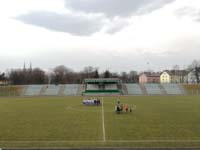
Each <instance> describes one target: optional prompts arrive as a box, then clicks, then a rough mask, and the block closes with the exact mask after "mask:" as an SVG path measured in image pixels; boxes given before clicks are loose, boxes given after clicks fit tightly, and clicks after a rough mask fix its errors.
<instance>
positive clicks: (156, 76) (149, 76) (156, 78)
mask: <svg viewBox="0 0 200 150" xmlns="http://www.w3.org/2000/svg"><path fill="white" fill-rule="evenodd" d="M139 83H160V73H155V72H144V73H141V74H140V76H139Z"/></svg>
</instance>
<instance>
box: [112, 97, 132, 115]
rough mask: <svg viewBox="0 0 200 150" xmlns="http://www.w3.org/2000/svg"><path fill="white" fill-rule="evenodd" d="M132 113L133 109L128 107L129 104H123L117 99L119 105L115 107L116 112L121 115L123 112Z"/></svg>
mask: <svg viewBox="0 0 200 150" xmlns="http://www.w3.org/2000/svg"><path fill="white" fill-rule="evenodd" d="M123 111H124V112H132V108H131V107H129V106H128V104H121V102H120V99H119V98H118V99H117V105H116V106H115V112H116V113H118V114H119V113H121V112H123Z"/></svg>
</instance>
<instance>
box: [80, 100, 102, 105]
mask: <svg viewBox="0 0 200 150" xmlns="http://www.w3.org/2000/svg"><path fill="white" fill-rule="evenodd" d="M83 105H96V106H99V105H101V101H100V99H98V98H92V99H90V98H88V99H84V100H83Z"/></svg>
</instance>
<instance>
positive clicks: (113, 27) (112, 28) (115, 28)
mask: <svg viewBox="0 0 200 150" xmlns="http://www.w3.org/2000/svg"><path fill="white" fill-rule="evenodd" d="M111 22H112V23H111V24H110V25H109V26H108V28H107V29H106V32H107V33H109V34H114V33H116V32H119V31H120V30H122V29H123V28H124V27H126V26H128V25H130V24H129V22H128V21H127V20H123V19H120V20H118V21H111Z"/></svg>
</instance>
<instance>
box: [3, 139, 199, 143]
mask: <svg viewBox="0 0 200 150" xmlns="http://www.w3.org/2000/svg"><path fill="white" fill-rule="evenodd" d="M95 142H97V143H101V142H107V143H115V142H118V143H154V142H159V143H174V142H177V143H195V142H200V140H106V141H102V140H96V141H0V143H95Z"/></svg>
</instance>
